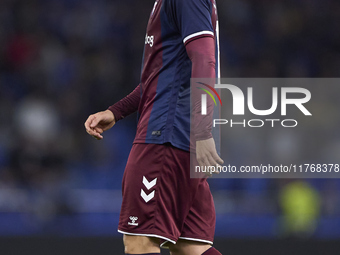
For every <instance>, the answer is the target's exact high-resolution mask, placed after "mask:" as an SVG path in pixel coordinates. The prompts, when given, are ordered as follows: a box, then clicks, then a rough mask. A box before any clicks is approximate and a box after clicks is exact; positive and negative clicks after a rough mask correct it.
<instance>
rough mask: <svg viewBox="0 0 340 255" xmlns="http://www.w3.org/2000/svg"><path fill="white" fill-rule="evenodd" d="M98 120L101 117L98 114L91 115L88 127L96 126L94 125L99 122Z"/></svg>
mask: <svg viewBox="0 0 340 255" xmlns="http://www.w3.org/2000/svg"><path fill="white" fill-rule="evenodd" d="M100 120H101V119H100V118H99V116H98V114H96V115H94V116H93V119H92V122H91V124H90V127H91V128H94V127H96V126H97V125H98V123H99V122H100Z"/></svg>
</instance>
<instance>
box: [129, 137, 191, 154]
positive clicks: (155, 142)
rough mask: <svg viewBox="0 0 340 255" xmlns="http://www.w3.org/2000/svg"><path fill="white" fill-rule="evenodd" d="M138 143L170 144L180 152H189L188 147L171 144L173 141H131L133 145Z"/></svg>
mask: <svg viewBox="0 0 340 255" xmlns="http://www.w3.org/2000/svg"><path fill="white" fill-rule="evenodd" d="M138 143H142V144H165V143H171V145H172V146H174V147H176V148H178V149H181V150H184V151H187V152H189V151H190V146H189V145H184V144H180V143H176V142H173V141H164V140H161V141H160V140H149V139H147V140H145V139H135V140H134V141H133V144H138Z"/></svg>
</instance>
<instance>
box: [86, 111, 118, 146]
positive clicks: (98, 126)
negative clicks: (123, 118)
mask: <svg viewBox="0 0 340 255" xmlns="http://www.w3.org/2000/svg"><path fill="white" fill-rule="evenodd" d="M115 123H116V121H115V116H114V115H113V113H112V112H111V111H110V110H106V111H103V112H97V113H96V114H92V115H90V116H89V117H88V118H87V120H86V122H85V129H86V132H87V133H88V134H89V135H91V136H93V137H94V138H96V139H97V140H101V139H103V136H102V133H103V132H104V131H106V130H108V129H110V128H112V127H113V125H114V124H115Z"/></svg>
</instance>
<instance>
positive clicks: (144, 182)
mask: <svg viewBox="0 0 340 255" xmlns="http://www.w3.org/2000/svg"><path fill="white" fill-rule="evenodd" d="M156 183H157V178H155V179H153V180H152V181H151V182H149V181H148V180H147V179H146V177H145V176H143V184H144V186H145V187H146V188H147V189H148V190H150V189H151V188H153V187H154V186H155V185H156ZM140 196H141V197H142V198H143V199H144V201H145V203H147V202H149V201H150V200H151V199H153V198H154V197H155V191H152V192H151V193H150V194H149V195H147V194H146V193H145V191H144V190H143V189H141V190H140Z"/></svg>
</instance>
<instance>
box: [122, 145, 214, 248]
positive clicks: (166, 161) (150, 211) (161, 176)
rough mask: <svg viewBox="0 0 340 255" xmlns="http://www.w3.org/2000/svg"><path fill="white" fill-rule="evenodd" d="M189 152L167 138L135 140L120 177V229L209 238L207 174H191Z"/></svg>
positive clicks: (170, 237)
mask: <svg viewBox="0 0 340 255" xmlns="http://www.w3.org/2000/svg"><path fill="white" fill-rule="evenodd" d="M189 168H190V153H189V152H187V151H183V150H180V149H177V148H175V147H173V146H172V145H170V144H162V145H159V144H134V145H133V147H132V149H131V152H130V156H129V159H128V162H127V165H126V168H125V172H124V177H123V186H122V192H123V203H122V208H121V212H120V218H119V226H118V232H120V233H122V234H130V235H142V236H150V237H158V238H160V239H161V246H166V243H167V242H171V243H176V242H177V240H178V239H179V238H180V239H187V240H192V241H198V242H204V243H209V244H212V242H213V238H214V232H215V217H216V216H215V207H214V202H213V198H212V195H211V192H210V189H209V184H208V182H207V180H206V179H192V178H190V171H189Z"/></svg>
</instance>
